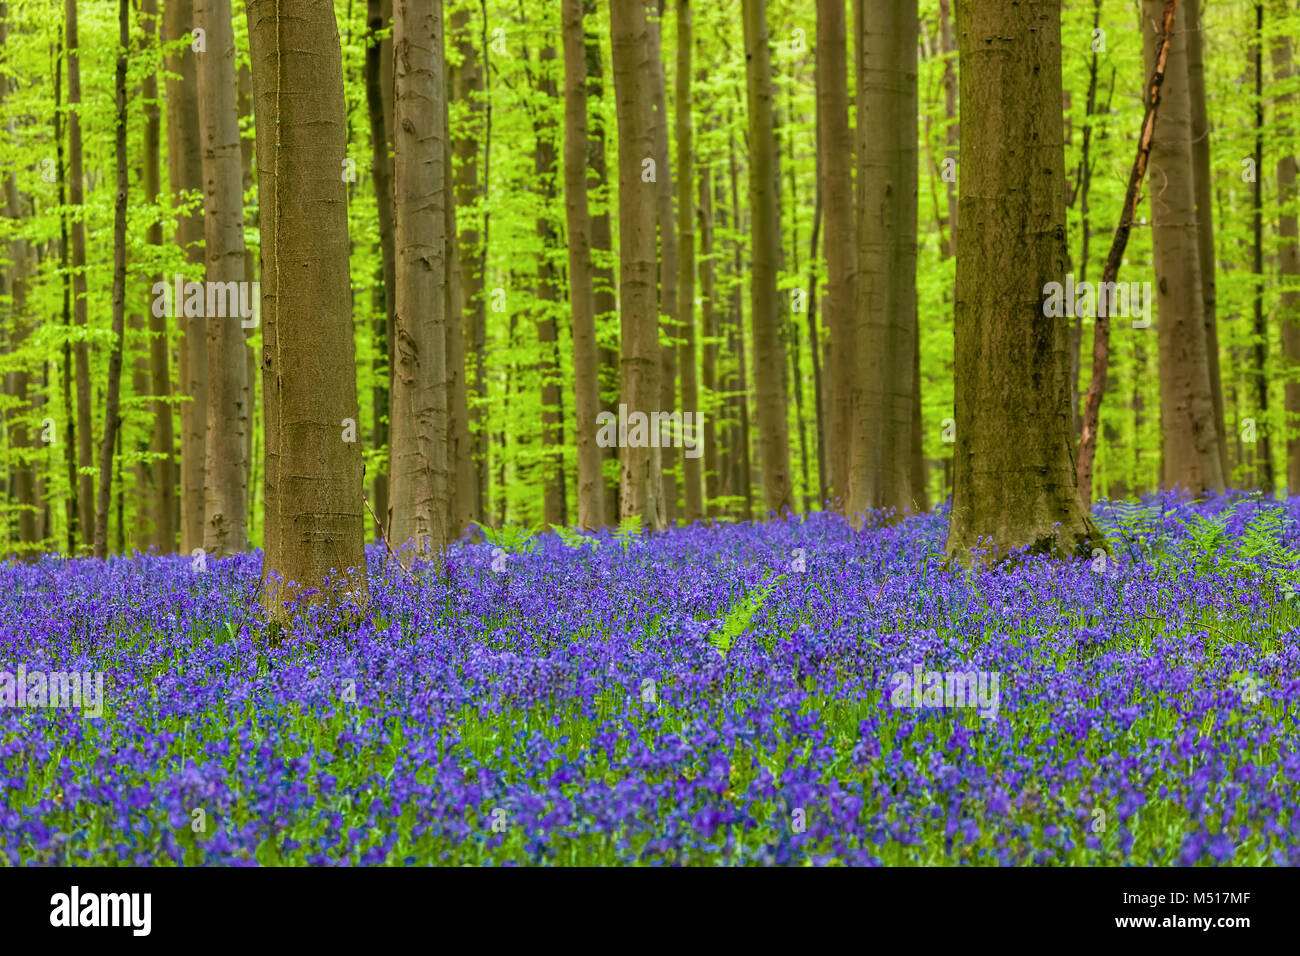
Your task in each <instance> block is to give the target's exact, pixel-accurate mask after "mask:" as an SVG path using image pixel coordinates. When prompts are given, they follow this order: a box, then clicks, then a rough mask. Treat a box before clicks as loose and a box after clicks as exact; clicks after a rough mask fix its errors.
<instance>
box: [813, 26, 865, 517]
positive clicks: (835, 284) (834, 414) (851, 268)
mask: <svg viewBox="0 0 1300 956" xmlns="http://www.w3.org/2000/svg"><path fill="white" fill-rule="evenodd" d="M846 33H847V27H846V23H845V15H844V3H843V2H842V0H817V129H818V136H819V138H820V140H821V156H820V159H821V164H820V165H821V188H822V192H823V193H824V198H825V203H826V237H825V239H824V240H823V250H824V253H825V256H826V298H825V301H824V302H823V304H822V308H823V311H825V313H826V325H827V327H828V329H829V331H830V340H831V366H830V369H829V374H830V379H831V388H830V391H831V407H830V454H829V455H828V456H827V457H828V458H829V461H828V467H829V468H830V473H831V474H830V488H831V497H832V499H833V500H834V501H835V502H836V503H837V505H838V507H840V508H844V507H846V506H847V505H848V495H847V490H848V486H849V456H848V451H849V440H848V436H849V435H850V433H851V430H856V428H858V427H861V424H860V423H856V424H855V421H854V414H853V412H854V409H855V408H856V407H857V404H858V403H859V401H860V400H859V399H858V398H857V395H856V393H857V391H858V390H859V389H860V387H861V384H862V383H861V382H860V380H859V378H858V373H857V358H856V353H855V351H854V334H855V322H856V315H857V274H858V258H857V245H858V237H857V229H856V225H855V223H854V221H853V214H854V205H853V199H854V197H853V139H852V136H851V134H850V132H849V97H848V57H847V54H846V53H845V47H846V42H847V41H846Z"/></svg>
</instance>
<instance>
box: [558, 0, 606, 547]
mask: <svg viewBox="0 0 1300 956" xmlns="http://www.w3.org/2000/svg"><path fill="white" fill-rule="evenodd" d="M563 17H564V19H563V25H562V29H561V34H562V36H563V39H564V115H565V130H564V211H565V223H566V225H567V227H568V239H569V299H570V312H571V313H572V315H573V409H574V429H575V431H576V432H577V445H578V525H579V526H580V527H582V528H599V527H600V526H601V524H602V523H603V522H604V502H603V491H604V479H602V478H601V474H600V447H599V446H598V445H597V444H596V429H597V427H598V426H597V423H596V413H597V412H598V411H599V410H600V382H599V380H598V376H599V358H598V356H597V351H596V302H595V293H594V291H593V287H592V276H591V219H590V215H589V213H588V209H587V50H586V37H585V36H584V35H583V31H582V3H581V0H564V5H563Z"/></svg>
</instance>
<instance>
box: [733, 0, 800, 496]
mask: <svg viewBox="0 0 1300 956" xmlns="http://www.w3.org/2000/svg"><path fill="white" fill-rule="evenodd" d="M743 7H744V28H745V92H746V95H747V100H748V104H749V145H750V165H749V208H750V216H751V217H752V219H751V226H752V229H751V236H752V242H751V249H752V253H751V254H752V258H753V261H752V263H751V268H752V270H753V277H752V282H751V285H750V322H751V323H752V327H753V337H754V379H755V392H756V394H757V396H758V436H759V453H760V460H761V462H762V468H763V476H762V477H763V501H764V506H765V509H766V510H767V511H768V512H769V513H775V514H776V515H777V516H782V515H784V513H785V512H786V511H787V510H789V509H792V508H793V506H794V490H793V488H792V486H791V476H790V433H789V424H788V422H787V415H786V396H787V395H788V394H789V387H788V385H789V383H788V382H787V380H786V355H785V344H784V343H783V342H782V341H781V324H782V307H781V301H782V300H781V299H779V298H778V295H777V288H776V280H777V270H778V269H779V267H780V261H781V209H780V193H779V190H780V187H779V184H778V183H779V176H780V169H779V168H778V163H777V147H776V135H775V132H774V128H773V122H772V58H771V50H770V49H769V47H768V35H767V0H744V3H743Z"/></svg>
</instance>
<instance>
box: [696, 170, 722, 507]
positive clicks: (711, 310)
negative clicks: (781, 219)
mask: <svg viewBox="0 0 1300 956" xmlns="http://www.w3.org/2000/svg"><path fill="white" fill-rule="evenodd" d="M699 189H700V329H701V336H702V338H703V343H702V348H701V353H702V354H701V361H700V373H701V376H702V378H703V384H704V395H703V405H702V407H703V409H704V411H705V418H704V503H705V505H706V507H707V514H708V516H709V517H710V518H715V517H717V516H718V514H719V508H718V506H717V504H716V500H717V497H718V495H719V493H720V487H721V483H720V477H721V474H722V458H721V456H720V455H719V451H720V449H719V447H718V426H717V419H718V411H719V409H720V408H721V403H719V402H718V400H717V399H718V318H717V316H718V311H717V307H716V304H715V301H714V299H715V297H716V296H717V290H716V286H715V284H714V278H713V275H714V269H713V248H714V246H713V164H712V163H711V162H703V163H701V164H700V183H699Z"/></svg>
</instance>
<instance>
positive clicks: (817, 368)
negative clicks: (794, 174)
mask: <svg viewBox="0 0 1300 956" xmlns="http://www.w3.org/2000/svg"><path fill="white" fill-rule="evenodd" d="M820 142H821V138H820V137H818V143H819V144H820ZM817 153H818V158H817V166H818V170H819V174H818V176H817V188H816V199H815V200H814V202H813V226H812V239H811V240H810V241H809V244H808V350H809V352H810V353H811V356H810V357H811V358H812V367H813V403H814V406H815V408H816V412H817V504H818V507H819V508H825V507H826V502H827V499H828V497H829V494H828V491H829V489H828V488H827V486H826V481H827V477H828V476H827V472H826V407H825V405H824V404H823V402H822V395H823V394H824V393H823V388H824V386H823V385H822V378H823V376H824V372H823V370H822V362H821V354H820V346H819V344H818V343H819V341H820V339H821V337H820V336H819V335H818V334H817V255H818V242H819V241H820V239H821V228H822V213H823V207H824V205H825V204H824V203H823V201H822V200H823V197H822V181H821V175H820V168H821V149H820V148H818V150H817Z"/></svg>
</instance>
